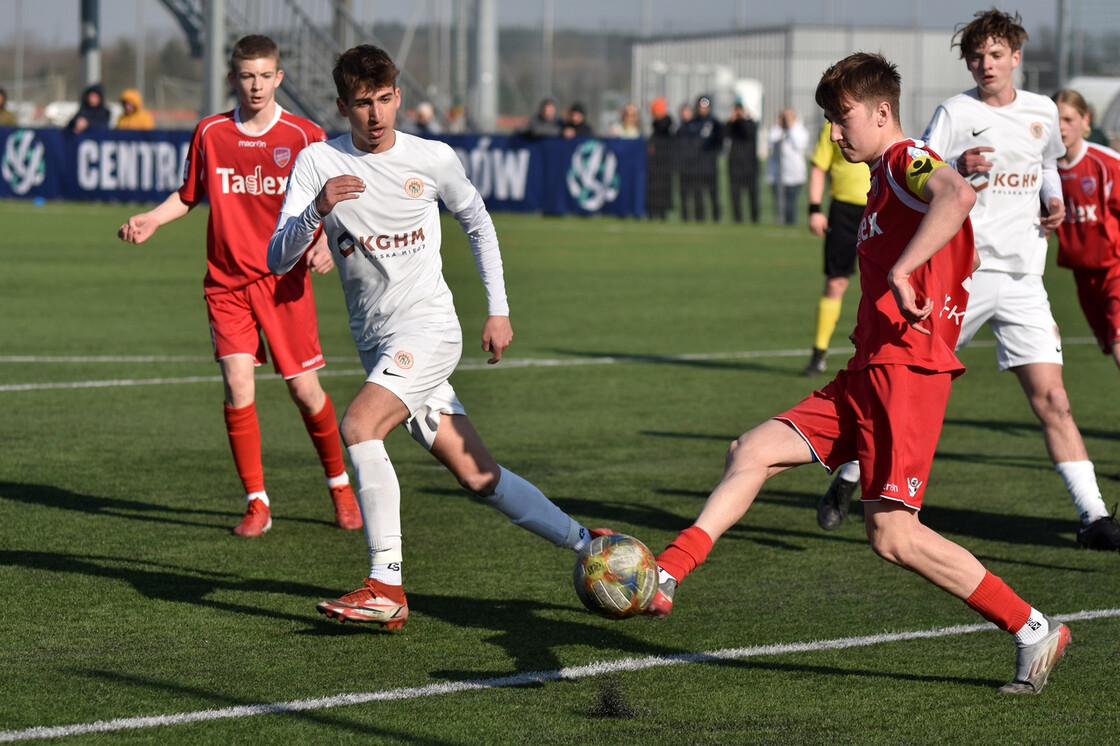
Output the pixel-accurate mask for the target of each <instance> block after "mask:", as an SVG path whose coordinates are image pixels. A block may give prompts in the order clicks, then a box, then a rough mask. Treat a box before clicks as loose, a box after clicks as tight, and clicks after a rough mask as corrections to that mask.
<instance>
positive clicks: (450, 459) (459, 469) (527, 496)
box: [410, 408, 590, 552]
mask: <svg viewBox="0 0 1120 746" xmlns="http://www.w3.org/2000/svg"><path fill="white" fill-rule="evenodd" d="M445 409H446V408H445ZM435 417H436V418H437V422H438V424H437V426H436V432H435V437H434V438H433V439H432V441H431V446H430V450H431V453H432V455H433V456H435V457H436V458H437V459H439V462H440V463H442V464H443V465H444V466H446V467H447V469H448V471H450V472H451V473H452V474H453V475H455V478H456V479H457V480H458V481H459V484H461V485H462V486H463V488H464V489H467V490H469V491H470V492H473V493H474V494H476V495H478V496H479V497H481V498H482V499H483V500H485V501H486V502H487V503H488V504H490V505H491V506H493V507H495V508H497V509H498V510H499V511H501V512H502V513H503V514H504V515H505V516H506V517H507V518H509V520H510V522H511V523H513V524H514V525H515V526H520V527H521V528H524V529H526V530H527V531H530V532H531V533H534V534H536V535H537V536H540V537H541V538H543V539H547V540H548V541H550V542H552V543H553V544H555V545H556V546H558V547H567V548H569V549H572V550H574V551H577V552H578V551H579V550H581V549H582V548H583V547H584V546H585V545H586V544H587V542H588V541H589V540H590V533H589V532H588V530H587V529H586V528H584V527H583V526H582V525H580V523H579V522H578V521H576V520H575V519H573V518H572V517H571V516H569V515H568V514H567V513H565V512H564V511H563V510H561V509H560V508H559V507H558V506H557V505H556V504H555V503H553V502H552V501H551V500H549V499H548V497H546V496H545V494H544V493H543V492H541V491H540V489H538V488H537V487H536V485H534V484H532V483H531V482H529V481H528V480H526V479H524V478H522V477H521V476H519V475H517V474H515V473H514V472H512V471H509V470H508V469H506V468H505V467H503V466H501V465H499V464H498V462H497V461H496V460H495V459H494V457H493V456H492V455H491V454H490V451H489V450H487V448H486V445H485V444H484V443H483V442H482V438H481V437H480V436H479V434H478V432H477V431H476V430H475V428H474V425H473V424H472V423H471V421H470V419H469V418H468V417H467V416H466V414H463V413H458V414H452V413H448V412H446V411H445V412H443V413H440V412H438V411H436V412H435ZM427 420H428V421H429V422H430V421H431V415H430V414H429V415H427ZM412 429H413V423H410V430H412ZM418 439H419V438H418ZM421 442H424V440H422V439H421Z"/></svg>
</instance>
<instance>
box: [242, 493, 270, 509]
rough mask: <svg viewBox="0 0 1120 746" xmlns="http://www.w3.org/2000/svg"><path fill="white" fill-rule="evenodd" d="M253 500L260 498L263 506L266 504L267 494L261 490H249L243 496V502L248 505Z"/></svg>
mask: <svg viewBox="0 0 1120 746" xmlns="http://www.w3.org/2000/svg"><path fill="white" fill-rule="evenodd" d="M253 500H260V501H261V502H262V503H264V504H265V506H267V505H268V495H266V494H265V493H264V492H263V491H262V492H250V493H249V494H248V495H246V496H245V504H246V505H248V504H249V503H250V502H252V501H253Z"/></svg>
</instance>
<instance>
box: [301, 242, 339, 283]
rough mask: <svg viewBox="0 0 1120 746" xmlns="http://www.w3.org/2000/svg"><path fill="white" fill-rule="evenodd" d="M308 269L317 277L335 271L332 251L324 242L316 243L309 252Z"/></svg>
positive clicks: (307, 255)
mask: <svg viewBox="0 0 1120 746" xmlns="http://www.w3.org/2000/svg"><path fill="white" fill-rule="evenodd" d="M305 256H306V257H307V268H308V269H309V270H311V271H312V272H314V273H315V274H317V275H325V274H326V273H328V272H330V271H331V270H332V269H334V257H333V256H331V250H330V249H329V248H327V245H326V243H325V242H323V241H316V242H315V244H314V245H313V246H312V247H311V248H310V249H308V250H307V254H305Z"/></svg>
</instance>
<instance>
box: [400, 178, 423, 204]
mask: <svg viewBox="0 0 1120 746" xmlns="http://www.w3.org/2000/svg"><path fill="white" fill-rule="evenodd" d="M404 193H405V194H407V195H408V196H409V197H412V198H413V199H416V198H417V197H419V196H420V195H422V194H423V193H424V180H423V179H421V178H419V177H418V176H413V177H412V178H411V179H409V180H408V181H406V182H405V183H404Z"/></svg>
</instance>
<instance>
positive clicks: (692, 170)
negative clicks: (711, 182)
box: [673, 104, 700, 220]
mask: <svg viewBox="0 0 1120 746" xmlns="http://www.w3.org/2000/svg"><path fill="white" fill-rule="evenodd" d="M695 116H696V115H695V112H693V110H692V107H691V106H689V105H688V104H684V105H683V106H681V108H680V122H679V123H678V124H677V131H676V133H675V134H674V136H673V171H674V172H675V173H676V174H677V188H678V190H679V191H678V197H679V199H680V206H681V220H695V219H696V215H695V213H694V210H695V208H696V196H695V195H696V190H697V183H698V181H699V175H698V173H697V172H698V170H699V161H700V138H698V137H697V136H696V135H697V133H696V132H694V131H693V130H692V128H691V127H690V126H689V122H691V121H692V120H693V119H694V118H695Z"/></svg>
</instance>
